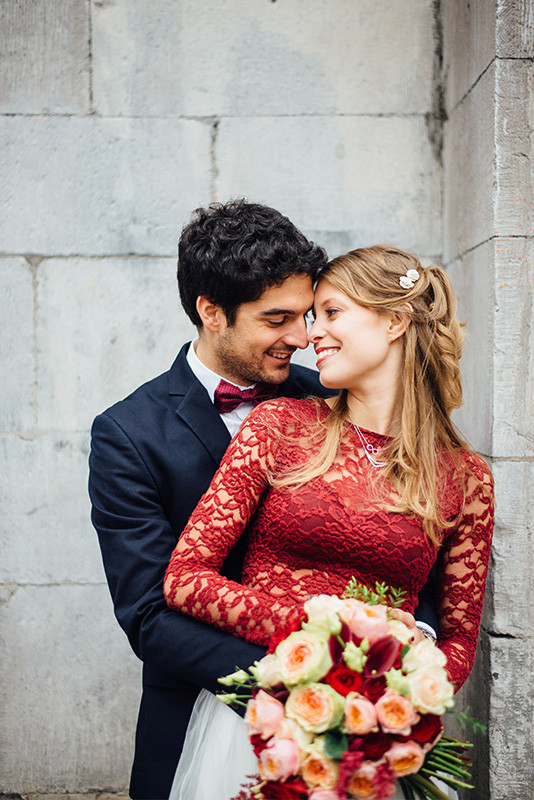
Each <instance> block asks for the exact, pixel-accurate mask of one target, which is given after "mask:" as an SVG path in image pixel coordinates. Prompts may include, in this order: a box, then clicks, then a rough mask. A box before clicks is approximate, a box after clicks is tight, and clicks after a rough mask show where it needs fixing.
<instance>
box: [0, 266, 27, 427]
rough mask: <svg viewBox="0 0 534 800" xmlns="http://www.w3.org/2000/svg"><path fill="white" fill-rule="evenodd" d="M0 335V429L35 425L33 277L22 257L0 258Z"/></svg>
mask: <svg viewBox="0 0 534 800" xmlns="http://www.w3.org/2000/svg"><path fill="white" fill-rule="evenodd" d="M0 295H1V297H2V335H1V336H0V363H1V364H2V371H3V373H4V381H3V387H2V392H0V430H2V431H8V430H26V429H28V428H33V426H34V425H35V397H34V390H35V357H34V353H35V347H34V313H33V311H34V309H33V276H32V272H31V269H30V265H29V264H28V262H27V261H26V259H25V258H0Z"/></svg>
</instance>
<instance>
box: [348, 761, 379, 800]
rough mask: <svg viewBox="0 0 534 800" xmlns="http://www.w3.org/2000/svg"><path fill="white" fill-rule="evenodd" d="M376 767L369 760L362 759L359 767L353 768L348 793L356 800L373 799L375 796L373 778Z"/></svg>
mask: <svg viewBox="0 0 534 800" xmlns="http://www.w3.org/2000/svg"><path fill="white" fill-rule="evenodd" d="M375 777H376V767H375V766H374V764H372V763H371V762H370V761H364V762H363V764H362V765H361V767H359V768H358V769H357V770H355V771H354V772H353V773H352V775H351V776H350V778H349V783H348V786H347V790H348V794H350V795H353V796H354V797H357V798H358V800H367V798H369V800H373V798H374V796H375V787H374V779H375Z"/></svg>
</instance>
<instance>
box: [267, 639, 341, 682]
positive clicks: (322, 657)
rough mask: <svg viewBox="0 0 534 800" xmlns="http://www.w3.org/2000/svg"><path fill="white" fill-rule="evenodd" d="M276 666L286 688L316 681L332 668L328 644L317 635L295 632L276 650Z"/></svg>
mask: <svg viewBox="0 0 534 800" xmlns="http://www.w3.org/2000/svg"><path fill="white" fill-rule="evenodd" d="M276 666H277V670H278V674H279V675H280V678H281V679H282V682H283V683H284V684H285V685H286V686H288V687H290V686H294V685H295V684H297V683H301V682H302V681H306V682H308V681H309V682H312V681H318V680H320V679H321V678H323V677H324V676H325V675H326V673H327V672H328V670H329V669H330V667H331V666H332V657H331V656H330V651H329V649H328V643H327V642H326V641H323V640H322V639H321V638H320V637H319V636H318V635H317V634H314V633H311V632H307V631H295V633H291V634H290V635H289V636H288V637H287V639H285V640H284V641H283V642H280V644H279V645H278V647H277V648H276Z"/></svg>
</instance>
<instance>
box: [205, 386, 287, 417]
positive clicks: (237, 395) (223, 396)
mask: <svg viewBox="0 0 534 800" xmlns="http://www.w3.org/2000/svg"><path fill="white" fill-rule="evenodd" d="M277 394H278V385H277V384H275V383H257V384H256V386H253V387H252V389H240V388H239V386H234V385H233V384H232V383H228V382H227V381H224V380H221V381H220V382H219V385H218V386H217V388H216V389H215V396H214V398H213V402H214V404H215V408H216V409H217V411H218V412H219V414H226V413H228V412H229V411H233V410H234V408H237V407H238V406H240V405H241V403H252V404H253V405H255V406H257V405H258V403H261V402H262V401H263V400H270V399H271V398H273V397H276V395H277Z"/></svg>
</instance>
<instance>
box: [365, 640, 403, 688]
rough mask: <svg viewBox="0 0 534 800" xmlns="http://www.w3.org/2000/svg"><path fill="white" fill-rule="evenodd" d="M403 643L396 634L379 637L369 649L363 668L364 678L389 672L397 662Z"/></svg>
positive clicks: (375, 676)
mask: <svg viewBox="0 0 534 800" xmlns="http://www.w3.org/2000/svg"><path fill="white" fill-rule="evenodd" d="M401 647H402V645H401V643H400V642H399V640H398V639H396V638H395V636H383V637H382V638H381V639H377V640H376V642H373V644H372V645H371V646H370V648H369V650H368V651H367V661H366V662H365V666H364V668H363V677H364V678H377V677H378V676H379V675H383V674H384V672H388V671H389V670H390V669H391V667H392V666H393V664H394V663H395V661H396V659H397V656H398V654H399V651H400V649H401Z"/></svg>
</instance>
